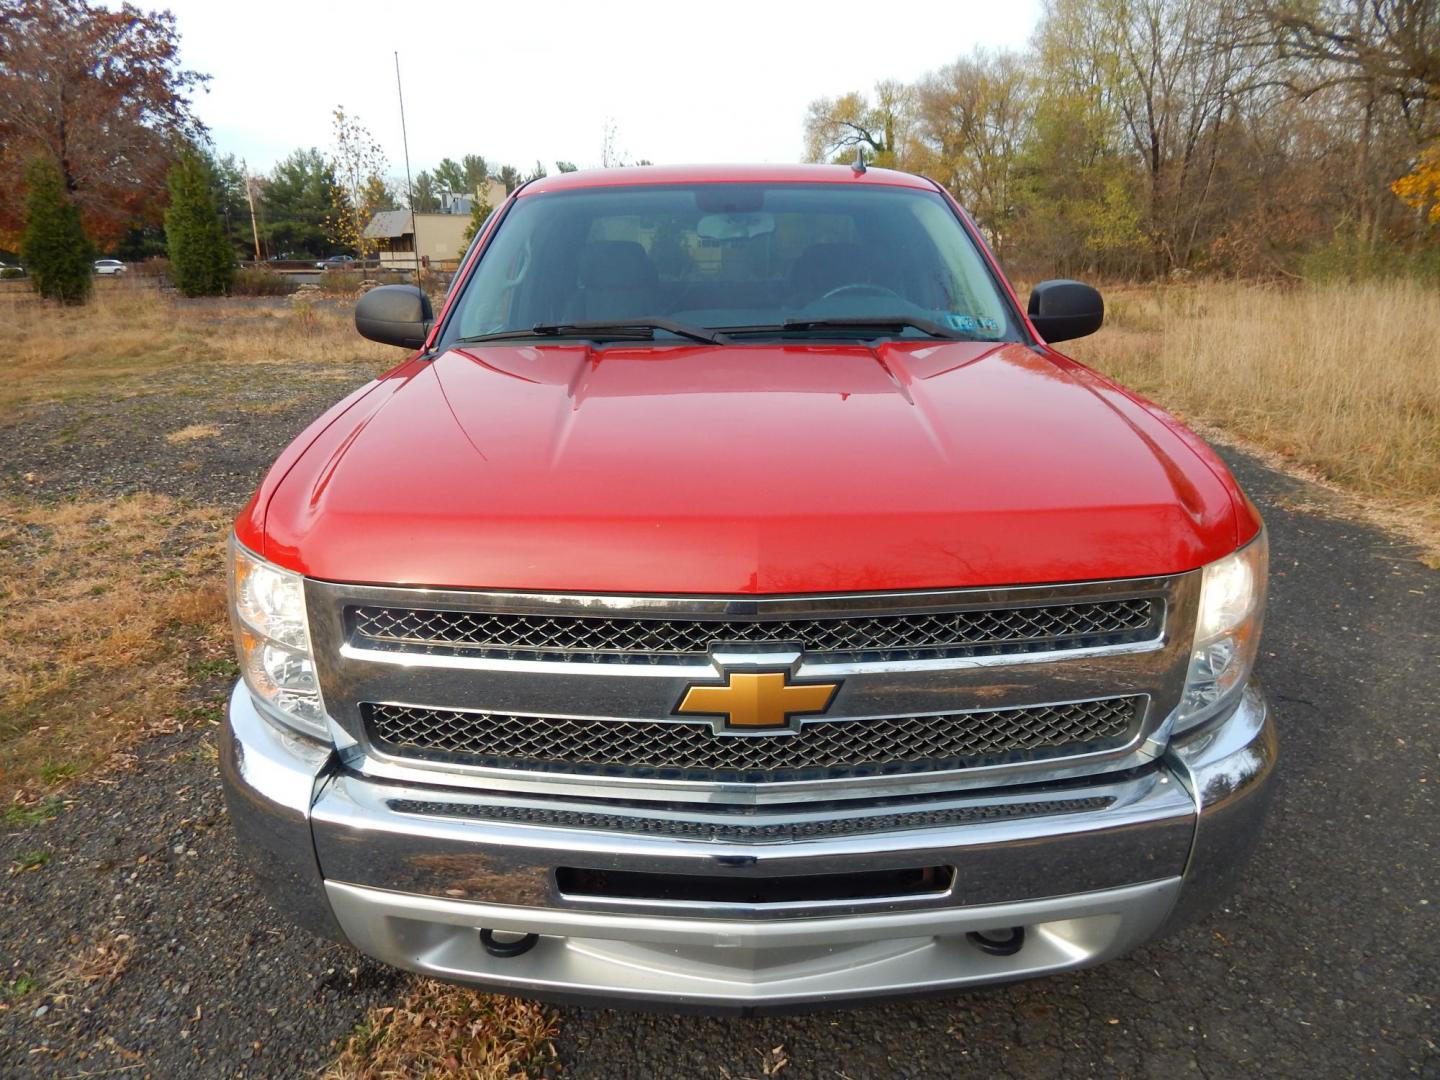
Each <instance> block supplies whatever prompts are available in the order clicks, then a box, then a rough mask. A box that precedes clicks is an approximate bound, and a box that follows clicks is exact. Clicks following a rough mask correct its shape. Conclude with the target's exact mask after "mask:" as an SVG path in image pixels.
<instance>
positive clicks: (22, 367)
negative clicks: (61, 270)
mask: <svg viewBox="0 0 1440 1080" xmlns="http://www.w3.org/2000/svg"><path fill="white" fill-rule="evenodd" d="M351 319H352V316H351V314H350V310H349V309H348V308H347V307H345V306H343V305H336V304H330V303H325V302H313V301H310V300H308V299H305V298H303V297H293V298H290V299H288V300H284V299H281V300H266V299H235V300H214V301H193V300H183V299H179V298H176V297H172V296H170V295H168V294H163V293H160V292H159V291H157V290H155V289H153V288H144V287H140V286H134V287H125V286H120V287H116V288H106V289H101V290H100V291H99V292H98V293H97V294H96V296H95V299H94V300H93V301H92V302H91V303H90V304H88V305H87V306H85V307H83V308H57V307H55V306H54V305H50V304H46V303H43V302H41V301H39V300H37V299H35V298H34V297H33V296H31V295H29V294H26V293H15V292H7V293H4V294H0V324H3V325H5V326H6V327H7V329H8V331H9V333H8V335H7V339H6V346H7V349H6V376H7V377H6V379H5V381H4V382H3V383H0V414H3V413H4V412H5V411H8V409H10V408H12V407H14V406H15V405H17V404H19V403H21V402H24V401H27V400H36V399H47V400H48V399H57V398H66V397H70V396H73V395H75V394H93V393H96V392H97V390H98V391H101V392H105V393H110V394H114V395H116V396H119V395H122V394H124V393H125V392H126V391H127V390H130V389H139V390H144V389H147V380H149V379H151V378H153V377H154V376H156V375H161V374H173V373H175V372H177V371H190V370H194V369H196V368H199V367H215V366H237V365H238V366H253V365H262V364H285V363H295V362H297V361H298V362H311V363H325V364H334V365H336V366H343V365H347V364H357V365H363V366H364V367H365V368H366V369H367V370H369V371H375V370H379V369H380V368H382V367H383V366H384V365H385V364H387V363H395V362H397V361H398V360H399V359H400V356H401V354H400V352H399V351H398V350H396V349H393V348H389V347H387V346H384V345H376V344H374V343H373V342H367V341H365V340H364V339H362V338H361V337H360V336H359V335H358V334H356V333H355V327H354V324H353V323H352V321H351Z"/></svg>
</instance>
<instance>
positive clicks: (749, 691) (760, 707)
mask: <svg viewBox="0 0 1440 1080" xmlns="http://www.w3.org/2000/svg"><path fill="white" fill-rule="evenodd" d="M839 686H840V684H839V683H833V682H832V683H792V682H791V681H790V677H789V675H788V674H787V673H785V672H783V671H761V672H753V673H752V672H740V671H732V672H729V673H728V678H727V679H726V680H725V684H724V685H723V686H704V685H701V686H691V687H690V688H688V689H687V690H686V691H685V697H684V699H683V700H682V701H681V702H680V707H679V708H678V709H676V710H675V711H676V712H682V713H693V714H701V715H705V716H723V717H725V726H726V727H731V728H782V727H788V726H789V723H790V718H791V717H792V716H802V715H805V714H807V713H819V712H824V711H825V710H826V709H827V708H828V707H829V705H830V699H831V698H832V697H834V696H835V691H836V690H837V689H838V688H839Z"/></svg>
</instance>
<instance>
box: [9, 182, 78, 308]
mask: <svg viewBox="0 0 1440 1080" xmlns="http://www.w3.org/2000/svg"><path fill="white" fill-rule="evenodd" d="M25 183H26V186H27V187H28V188H29V194H28V195H27V196H26V199H25V235H24V239H22V240H21V242H20V257H21V260H22V261H23V262H24V263H25V265H26V267H28V268H29V271H30V281H31V284H32V285H33V286H34V288H35V291H36V292H38V293H39V294H40V295H41V296H43V297H45V298H46V299H47V300H59V301H60V302H61V303H62V304H83V303H84V302H85V301H86V300H87V299H89V296H90V290H91V289H92V288H93V287H94V283H93V281H92V280H91V275H92V273H93V267H92V264H93V263H94V261H95V248H94V247H93V246H92V245H91V243H90V240H89V238H88V237H87V236H86V235H85V228H84V226H83V225H82V224H81V223H80V208H79V207H78V206H76V205H75V204H74V203H73V202H72V201H71V200H70V198H69V196H67V195H66V193H65V186H64V184H63V183H62V182H61V179H60V171H59V170H58V169H56V168H55V166H54V165H53V164H52V163H51V162H49V161H47V160H45V159H44V158H36V159H35V160H34V161H33V162H31V163H30V168H29V169H28V170H27V171H26V174H25Z"/></svg>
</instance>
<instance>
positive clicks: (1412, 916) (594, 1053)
mask: <svg viewBox="0 0 1440 1080" xmlns="http://www.w3.org/2000/svg"><path fill="white" fill-rule="evenodd" d="M274 449H275V447H262V448H258V449H257V450H256V451H255V453H256V455H257V460H256V462H255V468H256V470H257V475H258V470H259V469H260V468H261V467H263V464H264V462H265V461H266V460H268V457H269V456H270V454H271V453H272V452H273V450H274ZM220 452H224V451H223V448H222V449H221V450H217V453H220ZM247 452H248V450H247ZM231 453H232V458H231V459H227V463H226V465H227V468H229V469H231V470H232V472H233V470H234V467H235V466H236V465H237V464H238V463H237V462H235V461H234V460H233V448H232V451H231ZM1227 456H1228V457H1229V459H1230V460H1231V462H1232V465H1233V466H1234V468H1235V469H1236V472H1237V473H1238V475H1239V476H1240V478H1241V481H1242V483H1243V484H1244V485H1245V487H1246V488H1247V490H1248V491H1249V492H1250V493H1251V495H1252V496H1253V497H1254V498H1255V499H1256V500H1257V502H1259V503H1260V505H1261V506H1262V508H1263V510H1264V512H1265V516H1266V519H1267V521H1268V523H1269V526H1270V530H1271V551H1272V558H1273V563H1272V567H1273V569H1272V576H1271V597H1270V608H1269V616H1268V625H1267V629H1266V636H1265V643H1264V649H1263V654H1262V661H1261V668H1260V670H1261V674H1262V676H1263V678H1264V679H1265V682H1266V684H1267V686H1268V688H1269V692H1270V694H1271V698H1272V701H1273V703H1274V705H1275V707H1276V709H1277V711H1278V713H1279V716H1280V721H1281V724H1282V729H1281V737H1282V763H1281V769H1280V779H1279V783H1280V789H1279V794H1278V798H1277V801H1276V806H1275V811H1274V815H1273V817H1272V820H1271V823H1270V827H1269V829H1268V831H1267V833H1266V835H1265V837H1264V840H1263V842H1262V844H1261V847H1260V853H1259V856H1258V858H1257V860H1256V862H1255V863H1254V866H1253V871H1252V873H1251V874H1250V876H1249V878H1248V879H1247V881H1246V882H1245V884H1244V886H1243V888H1242V889H1241V890H1240V891H1239V893H1238V894H1236V895H1235V896H1234V898H1233V900H1232V901H1231V902H1230V903H1229V904H1228V905H1227V906H1226V907H1225V908H1224V909H1223V910H1221V911H1218V912H1216V913H1215V914H1214V915H1213V916H1212V917H1210V918H1208V919H1206V920H1204V921H1202V922H1201V923H1200V924H1198V925H1196V926H1194V927H1192V928H1190V929H1189V930H1187V931H1185V932H1184V933H1183V934H1181V935H1180V936H1178V937H1176V938H1174V939H1172V940H1168V941H1165V942H1161V943H1158V944H1155V945H1152V946H1150V947H1148V948H1145V949H1143V950H1141V951H1139V952H1137V953H1135V954H1133V955H1131V956H1129V957H1127V958H1124V959H1122V960H1119V961H1116V962H1114V963H1111V964H1109V965H1106V966H1104V967H1101V968H1098V969H1095V970H1093V971H1086V972H1078V973H1074V974H1070V975H1064V976H1060V977H1056V978H1050V979H1044V980H1040V981H1036V982H1031V983H1025V984H1020V985H1017V986H1012V987H1005V988H999V989H994V990H989V991H984V992H978V993H973V994H970V995H967V996H962V997H955V998H950V999H947V1000H941V1001H929V1002H919V1003H903V1004H894V1005H888V1006H884V1007H876V1008H869V1009H860V1010H853V1011H846V1012H827V1013H819V1014H814V1015H809V1016H799V1017H785V1018H768V1019H760V1020H718V1019H709V1018H693V1017H687V1018H675V1017H667V1016H657V1015H647V1014H637V1013H624V1012H614V1011H608V1010H578V1009H567V1010H564V1011H563V1013H562V1018H561V1024H562V1033H561V1036H560V1041H559V1046H558V1049H559V1053H560V1063H561V1066H562V1067H563V1073H564V1075H567V1076H574V1077H576V1078H581V1077H606V1078H615V1077H656V1076H661V1077H668V1076H686V1077H697V1076H714V1077H722V1076H729V1077H741V1076H754V1077H759V1076H763V1075H766V1074H767V1070H768V1071H769V1073H770V1074H773V1075H778V1076H780V1077H784V1078H787V1080H788V1078H802V1077H831V1078H834V1077H851V1078H855V1080H859V1078H861V1077H876V1076H977V1077H979V1076H985V1077H990V1076H1016V1077H1019V1076H1076V1077H1080V1076H1093V1075H1112V1074H1113V1075H1127V1076H1150V1075H1155V1076H1162V1075H1163V1076H1166V1077H1173V1076H1177V1075H1186V1074H1189V1073H1198V1074H1200V1075H1203V1076H1206V1077H1221V1076H1239V1075H1254V1074H1257V1073H1263V1074H1265V1075H1269V1076H1297V1077H1298V1076H1305V1077H1314V1076H1356V1075H1363V1074H1367V1073H1368V1074H1374V1075H1385V1076H1397V1075H1421V1076H1431V1077H1440V1051H1437V1048H1436V1037H1437V1036H1436V1033H1437V1031H1440V1014H1437V994H1440V919H1437V914H1440V912H1437V907H1440V888H1437V877H1440V859H1437V853H1436V847H1437V835H1440V829H1437V825H1440V815H1437V812H1436V788H1437V785H1440V769H1437V755H1440V573H1437V572H1436V571H1434V570H1431V569H1428V568H1426V567H1425V566H1424V565H1422V564H1421V563H1420V561H1419V560H1418V557H1417V556H1418V552H1416V551H1415V550H1414V549H1413V548H1411V547H1409V546H1408V545H1406V544H1405V543H1404V542H1402V541H1400V540H1398V539H1396V538H1394V537H1392V536H1390V535H1388V534H1386V533H1384V532H1382V531H1380V530H1378V529H1375V528H1372V527H1369V526H1364V525H1358V524H1355V523H1353V522H1351V521H1347V520H1344V519H1342V518H1338V517H1334V516H1329V515H1328V514H1327V513H1325V512H1324V511H1323V509H1322V510H1317V509H1316V508H1315V507H1317V506H1320V507H1323V506H1324V505H1325V504H1327V503H1329V502H1331V499H1330V497H1329V496H1328V495H1327V494H1326V493H1324V492H1323V491H1321V490H1319V489H1317V488H1315V487H1313V486H1310V485H1306V484H1303V483H1300V482H1298V481H1295V480H1292V479H1289V478H1287V477H1285V476H1283V475H1280V474H1278V473H1275V472H1273V471H1271V470H1269V469H1267V468H1265V467H1264V466H1262V465H1260V464H1259V463H1258V462H1256V461H1254V460H1251V459H1248V458H1246V457H1243V456H1240V455H1237V454H1233V453H1232V454H1228V455H1227ZM204 472H205V470H204V469H203V468H202V469H201V470H200V475H204ZM195 475H196V473H195V471H194V470H191V471H189V472H187V474H186V475H185V476H183V477H176V478H175V482H176V483H177V484H182V485H183V484H191V485H193V483H194V482H195V480H194V477H195ZM144 482H145V483H146V484H147V485H149V486H151V487H158V488H160V489H162V490H163V489H164V487H165V485H166V484H167V483H169V479H168V478H167V477H166V476H165V475H156V474H148V475H147V476H146V479H145V481H144ZM222 691H223V687H217V688H215V692H216V693H217V694H218V693H220V692H222ZM199 738H200V736H199V735H198V734H197V733H188V734H185V735H180V736H176V737H173V738H170V739H167V740H162V741H160V742H157V743H154V744H152V745H150V746H148V747H146V748H143V749H142V751H141V753H140V761H139V763H138V765H137V766H136V767H135V768H134V769H133V770H131V771H129V772H127V773H124V774H121V775H120V776H119V777H117V779H118V780H119V783H116V784H89V785H82V786H80V787H79V788H78V789H77V792H76V798H75V803H74V805H73V806H72V808H70V809H69V810H67V812H66V813H65V814H63V815H62V816H61V817H60V818H58V819H56V820H55V821H52V822H50V823H48V824H46V825H41V826H35V827H30V828H26V829H19V830H10V831H8V832H6V831H0V864H8V863H9V861H10V860H11V859H12V858H14V857H16V855H17V853H19V852H22V851H27V850H32V849H39V848H44V849H48V850H51V851H52V852H53V853H54V856H53V858H52V860H51V862H50V863H49V864H48V865H47V866H46V867H45V868H44V869H43V870H42V871H40V872H38V873H26V874H19V875H15V876H11V877H8V878H5V879H0V979H3V978H8V977H9V976H7V975H5V974H4V970H5V969H9V968H11V967H12V966H15V967H21V968H23V967H26V966H29V967H31V968H35V967H38V966H43V965H44V964H45V963H47V962H49V961H50V960H51V958H53V957H54V956H55V955H56V954H57V953H63V952H68V951H70V950H72V949H73V948H74V947H75V945H76V944H77V943H83V942H87V941H94V940H103V939H105V936H106V935H109V936H111V937H113V935H114V934H116V933H128V934H130V935H131V941H132V944H133V947H134V954H133V956H132V959H131V960H130V962H129V965H128V966H127V968H126V970H125V971H124V972H123V973H122V974H121V975H120V976H119V977H118V978H117V979H115V980H114V982H113V983H109V984H98V985H97V986H95V987H91V988H89V989H86V990H78V991H77V992H76V997H75V999H74V1000H73V1001H71V1002H69V1003H65V1004H59V1005H56V1006H54V1007H53V1008H51V1009H50V1010H49V1011H48V1012H47V1013H46V1014H45V1015H42V1016H40V1017H36V1016H34V1014H33V1013H34V1009H33V1008H32V1007H19V1008H14V1009H11V1010H9V1011H8V1012H5V1013H0V1075H4V1076H12V1075H28V1074H30V1073H36V1072H38V1073H45V1074H53V1075H75V1074H79V1073H81V1072H82V1071H83V1072H85V1073H90V1074H93V1073H94V1072H96V1071H98V1070H100V1069H106V1068H109V1069H117V1068H121V1067H126V1068H128V1069H129V1070H130V1071H129V1072H127V1073H121V1074H119V1075H136V1076H139V1075H155V1076H162V1077H168V1076H180V1075H197V1076H209V1075H253V1076H267V1077H268V1076H291V1075H301V1074H305V1073H307V1072H309V1071H312V1070H314V1069H316V1068H317V1067H319V1066H321V1065H322V1064H323V1063H324V1062H325V1061H326V1060H328V1059H329V1057H330V1056H331V1055H332V1053H333V1049H332V1047H331V1044H332V1041H333V1040H337V1039H341V1038H343V1037H344V1036H345V1035H346V1034H347V1033H348V1032H350V1031H351V1030H352V1029H353V1027H354V1025H355V1024H356V1023H357V1022H358V1021H359V1019H360V1018H361V1016H362V1015H363V1014H364V1010H365V1008H366V1007H367V1006H368V1005H372V1004H377V1003H384V1002H385V1001H386V1000H387V999H388V998H390V997H392V996H393V994H394V991H395V987H396V981H397V979H396V976H395V975H394V973H392V972H390V971H389V970H387V969H385V968H383V967H381V966H379V965H376V964H373V963H370V962H369V961H366V960H364V959H362V958H360V957H358V956H357V955H355V954H354V953H351V952H349V951H348V950H344V949H340V948H338V947H324V946H320V945H317V944H315V943H314V942H312V941H311V940H310V939H307V938H306V937H305V936H304V935H302V934H300V933H299V932H296V931H292V930H290V929H289V928H288V927H286V925H285V924H284V922H283V920H281V919H279V918H278V917H276V916H274V915H273V914H272V913H271V912H270V911H269V910H268V909H267V908H266V907H265V905H264V903H263V902H261V901H260V900H258V899H257V898H256V897H255V896H254V895H253V894H252V892H251V890H250V887H249V882H248V879H247V877H246V875H245V874H244V872H243V871H242V870H241V869H240V868H239V867H238V866H237V862H236V858H235V852H234V845H233V842H232V840H231V836H230V833H229V831H228V828H227V826H226V823H225V820H224V816H223V810H222V806H221V802H220V797H219V790H218V785H217V780H216V777H215V773H214V763H213V758H212V756H211V755H209V754H207V753H206V752H204V751H203V749H199V748H198V743H199ZM141 856H144V859H143V860H142V859H141ZM26 1000H27V1002H28V1003H31V1004H33V1002H34V1001H35V999H34V997H33V996H32V997H31V998H29V999H26ZM782 1060H783V1061H784V1065H783V1067H781V1068H778V1069H777V1065H779V1063H780V1062H781V1061H782Z"/></svg>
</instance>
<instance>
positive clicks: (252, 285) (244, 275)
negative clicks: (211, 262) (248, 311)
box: [230, 266, 295, 296]
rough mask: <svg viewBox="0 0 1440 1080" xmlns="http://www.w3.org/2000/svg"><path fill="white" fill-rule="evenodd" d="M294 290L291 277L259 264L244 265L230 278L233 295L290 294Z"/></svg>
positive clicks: (231, 293)
mask: <svg viewBox="0 0 1440 1080" xmlns="http://www.w3.org/2000/svg"><path fill="white" fill-rule="evenodd" d="M294 291H295V282H293V281H292V280H290V278H288V277H286V276H285V275H284V274H277V273H275V271H273V270H265V269H262V268H261V267H258V266H247V267H242V268H241V269H239V270H236V271H235V276H234V277H233V278H232V279H231V280H230V295H231V296H288V295H289V294H290V293H292V292H294Z"/></svg>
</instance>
